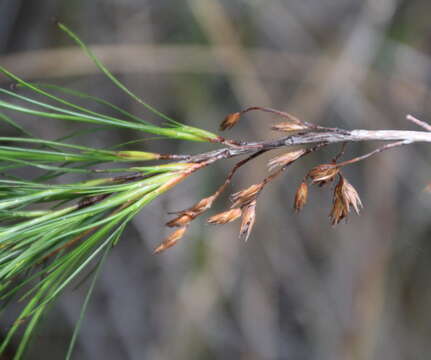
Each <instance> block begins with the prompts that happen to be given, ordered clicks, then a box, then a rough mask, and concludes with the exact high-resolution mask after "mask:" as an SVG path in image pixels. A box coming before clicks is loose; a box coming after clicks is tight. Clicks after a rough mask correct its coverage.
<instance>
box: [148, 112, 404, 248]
mask: <svg viewBox="0 0 431 360" xmlns="http://www.w3.org/2000/svg"><path fill="white" fill-rule="evenodd" d="M253 110H259V111H264V112H270V113H273V114H276V115H278V116H280V117H282V118H283V119H284V121H283V122H280V123H277V124H275V125H272V127H271V128H272V129H273V130H276V131H281V132H288V133H293V135H294V136H298V135H301V134H305V133H304V132H308V131H310V130H313V131H317V132H318V131H321V130H323V131H338V130H337V129H332V128H324V127H320V126H316V125H313V124H310V123H306V122H303V121H301V120H299V119H297V118H296V117H294V116H292V115H290V114H287V113H284V112H280V111H277V110H273V109H269V108H260V107H252V108H247V109H245V110H242V111H239V112H235V113H232V114H229V115H228V116H226V118H225V119H224V120H223V122H222V123H221V125H220V129H221V130H227V129H230V128H232V127H233V126H235V125H236V124H237V123H238V121H239V120H240V118H241V116H242V115H243V114H244V113H246V112H249V111H253ZM341 133H342V131H341V130H340V134H341ZM225 144H227V145H229V146H234V147H236V148H240V147H241V146H242V145H241V143H238V142H235V141H233V140H226V141H225ZM403 144H404V143H403V142H398V143H392V144H389V145H385V146H383V147H381V148H378V149H376V150H374V151H373V152H371V153H368V154H366V155H364V156H361V157H357V158H354V159H351V160H348V161H344V162H338V159H339V158H340V157H341V156H342V155H343V154H344V148H345V146H344V145H345V144H344V145H343V147H342V150H341V151H340V153H339V154H338V155H337V157H336V158H335V159H333V160H332V161H331V162H328V163H324V164H320V165H317V166H315V167H313V168H312V169H310V170H309V171H308V172H307V174H306V175H305V177H304V179H303V181H302V182H301V183H300V185H299V186H298V188H297V190H296V192H295V198H294V202H293V209H294V211H296V212H300V211H301V210H302V209H303V208H304V206H305V204H306V203H307V201H308V197H309V186H310V185H317V186H319V187H323V186H325V185H327V184H330V183H333V181H334V180H336V179H337V177H338V181H337V183H336V185H335V186H334V188H333V192H332V208H331V211H330V214H329V217H330V220H331V223H332V225H336V224H338V223H339V222H340V221H341V220H343V219H346V218H347V217H348V215H349V213H350V210H351V209H352V208H353V210H354V211H355V212H356V213H357V214H359V211H360V208H361V207H362V202H361V200H360V198H359V195H358V192H357V191H356V189H355V188H354V187H353V185H352V184H350V183H349V182H348V181H347V179H346V178H345V177H344V176H343V174H342V173H341V169H342V168H343V167H344V166H347V165H349V164H352V163H355V162H358V161H361V160H363V159H365V158H367V157H369V156H371V155H373V154H376V153H378V152H380V151H383V150H386V149H389V148H392V147H395V146H399V145H403ZM326 145H327V143H325V142H323V141H322V142H321V143H318V142H316V143H315V144H314V146H313V147H308V148H307V147H303V148H300V149H297V150H292V151H288V152H285V153H284V154H281V155H278V156H276V157H273V158H272V159H271V160H269V162H268V170H269V172H270V173H269V175H268V176H267V177H265V178H264V179H263V180H262V181H261V182H260V183H256V184H253V185H251V186H249V187H247V188H245V189H243V190H241V191H238V192H235V193H233V194H231V195H230V200H231V202H232V205H231V206H230V209H228V210H225V211H223V212H220V213H218V214H215V215H213V216H211V217H209V218H208V220H207V221H208V223H210V224H215V225H224V224H228V223H230V222H233V221H235V220H237V219H239V218H241V226H240V230H239V237H240V238H243V239H245V240H247V239H248V238H249V236H250V234H251V231H252V229H253V225H254V223H255V221H256V206H257V198H258V195H259V194H260V193H261V192H262V190H263V189H264V187H265V186H266V185H267V184H268V183H270V182H271V181H272V180H273V179H275V178H276V177H278V176H279V175H280V174H281V173H282V172H283V171H284V170H285V169H286V168H287V167H289V166H290V165H292V164H293V163H295V162H296V161H298V160H299V159H301V158H302V157H303V156H305V155H308V154H310V153H312V152H313V151H316V150H318V149H320V148H321V147H324V146H326ZM274 148H276V147H269V148H268V149H265V150H262V149H259V148H256V150H255V152H254V153H252V155H251V156H249V157H248V158H246V159H244V160H242V161H240V162H239V163H237V164H236V165H235V167H234V168H233V169H232V170H231V172H230V174H229V176H228V177H227V179H226V181H225V183H224V184H223V185H222V186H221V187H220V188H219V189H218V190H217V191H216V192H215V193H214V194H213V195H211V196H209V197H206V198H204V199H202V200H200V201H199V202H198V203H196V204H195V205H194V206H192V207H190V208H188V209H186V210H182V211H179V212H177V213H176V214H177V216H176V217H175V218H174V219H172V220H170V221H169V222H167V224H166V225H167V226H169V227H178V229H177V230H175V231H174V232H172V233H171V234H170V235H169V236H168V237H167V238H166V239H165V240H164V241H163V242H162V244H161V245H160V246H159V247H157V249H156V250H155V252H160V251H163V250H165V249H168V248H169V247H171V246H173V245H174V244H176V243H177V241H178V240H179V239H180V238H181V237H183V235H184V233H185V231H186V229H187V227H188V226H189V225H190V223H191V222H192V221H193V220H194V219H195V218H197V217H198V216H200V215H202V214H203V213H204V212H206V211H207V210H209V209H210V208H211V206H212V205H213V203H214V202H215V200H216V199H217V198H218V197H219V195H220V194H221V193H222V192H223V191H224V190H225V189H226V187H227V185H228V184H230V182H231V178H232V176H233V174H234V173H235V172H236V170H237V169H238V168H239V167H240V166H242V165H244V164H245V163H246V162H248V161H249V160H251V159H254V158H256V157H258V156H260V155H261V154H263V153H264V152H266V151H270V150H273V149H274ZM198 160H199V161H201V160H200V158H198ZM209 163H211V161H209Z"/></svg>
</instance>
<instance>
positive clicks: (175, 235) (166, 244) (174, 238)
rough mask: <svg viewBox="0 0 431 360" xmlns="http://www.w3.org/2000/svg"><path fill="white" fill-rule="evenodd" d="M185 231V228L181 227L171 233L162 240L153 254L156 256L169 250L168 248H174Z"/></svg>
mask: <svg viewBox="0 0 431 360" xmlns="http://www.w3.org/2000/svg"><path fill="white" fill-rule="evenodd" d="M186 230H187V227H185V226H184V227H181V228H179V229H177V230H175V231H174V232H172V233H171V234H170V235H169V236H168V237H167V238H165V239H164V240H163V242H162V243H161V244H160V245H159V246H158V247H157V248H156V249H155V250H154V252H153V254H158V253H160V252H162V251H164V250H166V249H169V248H170V247H172V246H174V245H175V244H176V243H177V242H178V240H179V239H181V238H182V237H183V236H184V234H185V232H186Z"/></svg>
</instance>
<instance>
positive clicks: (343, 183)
mask: <svg viewBox="0 0 431 360" xmlns="http://www.w3.org/2000/svg"><path fill="white" fill-rule="evenodd" d="M335 191H337V192H338V197H340V198H341V200H342V201H343V203H344V206H345V207H346V208H347V212H349V211H350V205H351V206H353V208H354V209H355V211H356V213H357V214H359V209H360V208H361V207H362V202H361V199H360V197H359V195H358V192H357V191H356V189H355V188H354V187H353V185H352V184H350V183H349V182H348V181H347V179H346V178H345V177H344V176H340V181H339V182H338V184H337V186H336V188H335Z"/></svg>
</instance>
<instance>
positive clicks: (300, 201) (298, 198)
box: [293, 181, 308, 212]
mask: <svg viewBox="0 0 431 360" xmlns="http://www.w3.org/2000/svg"><path fill="white" fill-rule="evenodd" d="M307 198H308V185H307V183H306V182H305V181H303V182H302V183H301V185H299V187H298V189H297V190H296V193H295V201H294V203H293V208H294V209H295V211H298V212H299V211H301V210H302V208H303V207H304V205H305V203H306V202H307Z"/></svg>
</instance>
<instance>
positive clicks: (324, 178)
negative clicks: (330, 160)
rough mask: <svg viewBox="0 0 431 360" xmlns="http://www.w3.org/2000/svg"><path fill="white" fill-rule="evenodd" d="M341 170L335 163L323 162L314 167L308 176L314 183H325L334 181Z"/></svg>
mask: <svg viewBox="0 0 431 360" xmlns="http://www.w3.org/2000/svg"><path fill="white" fill-rule="evenodd" d="M339 172H340V169H338V168H337V166H336V165H335V164H322V165H318V166H316V167H314V168H312V169H311V170H310V171H309V173H308V175H307V176H308V177H309V178H310V179H311V180H312V183H313V184H319V185H324V184H326V183H327V182H328V181H332V180H333V179H334V177H335V176H336V175H337V174H338V173H339Z"/></svg>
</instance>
